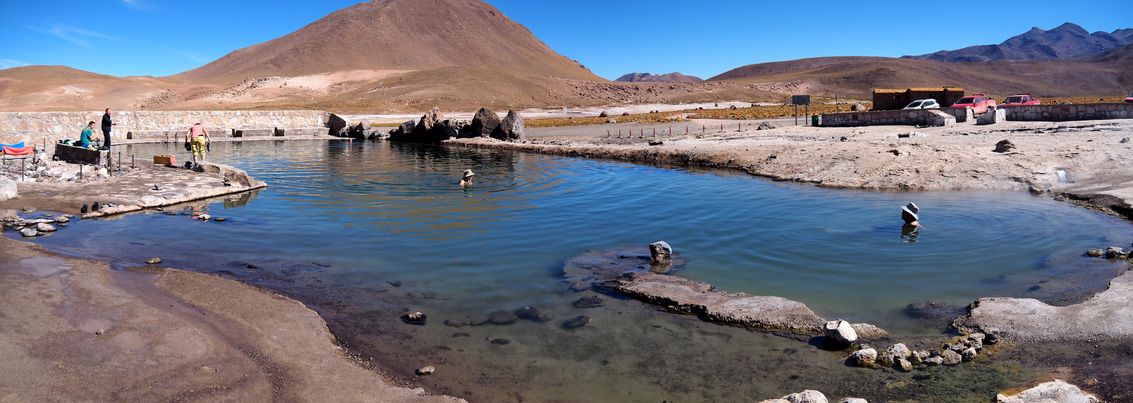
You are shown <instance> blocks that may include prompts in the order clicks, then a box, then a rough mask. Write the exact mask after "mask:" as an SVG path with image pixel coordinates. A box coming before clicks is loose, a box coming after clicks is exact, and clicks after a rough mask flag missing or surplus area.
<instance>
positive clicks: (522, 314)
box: [515, 306, 554, 323]
mask: <svg viewBox="0 0 1133 403" xmlns="http://www.w3.org/2000/svg"><path fill="white" fill-rule="evenodd" d="M515 316H516V317H518V318H520V319H524V320H530V321H534V322H538V323H544V322H549V321H551V320H552V319H554V316H552V315H551V314H549V313H545V312H539V310H538V309H535V308H534V307H530V306H525V307H523V308H519V309H516V310H515Z"/></svg>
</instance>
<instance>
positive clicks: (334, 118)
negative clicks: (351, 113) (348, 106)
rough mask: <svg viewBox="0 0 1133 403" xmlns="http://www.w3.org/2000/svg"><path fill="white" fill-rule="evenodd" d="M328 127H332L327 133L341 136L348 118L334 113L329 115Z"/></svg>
mask: <svg viewBox="0 0 1133 403" xmlns="http://www.w3.org/2000/svg"><path fill="white" fill-rule="evenodd" d="M327 128H328V129H330V130H328V133H327V134H330V135H331V136H341V135H342V129H345V128H346V119H343V118H342V117H340V116H338V115H335V114H333V113H332V114H330V116H327Z"/></svg>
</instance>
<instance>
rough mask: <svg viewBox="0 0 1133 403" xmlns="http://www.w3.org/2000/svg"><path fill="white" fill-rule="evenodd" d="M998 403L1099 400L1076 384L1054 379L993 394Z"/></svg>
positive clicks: (1083, 402) (1090, 402)
mask: <svg viewBox="0 0 1133 403" xmlns="http://www.w3.org/2000/svg"><path fill="white" fill-rule="evenodd" d="M995 401H996V402H998V403H1029V402H1060V403H1097V402H1100V401H1101V400H1100V399H1098V398H1097V396H1094V395H1091V394H1089V393H1086V392H1083V391H1082V389H1079V388H1078V387H1077V386H1074V385H1071V384H1069V383H1066V382H1065V381H1062V380H1059V379H1055V380H1053V381H1050V382H1045V383H1040V384H1039V385H1038V386H1035V387H1033V388H1030V389H1027V390H1024V391H1022V392H1019V394H1016V395H1005V394H1002V393H1000V394H998V395H996V396H995Z"/></svg>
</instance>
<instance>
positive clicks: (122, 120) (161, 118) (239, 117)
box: [0, 110, 327, 144]
mask: <svg viewBox="0 0 1133 403" xmlns="http://www.w3.org/2000/svg"><path fill="white" fill-rule="evenodd" d="M102 114H103V112H101V111H97V112H0V143H15V142H19V141H27V142H29V143H35V144H40V143H41V142H43V141H44V140H45V139H46V140H47V142H48V143H54V142H55V141H56V140H59V139H66V138H72V139H77V138H78V137H79V133H80V132H82V130H83V127H85V126H86V124H87V122H89V121H92V120H93V121H94V122H95V137H96V138H99V139H101V138H102V132H101V131H100V130H99V128H100V126H101V122H102ZM111 114H112V116H113V119H114V123H116V124H117V125H116V126H114V130H112V131H111V136H112V138H111V141H113V142H120V141H124V140H126V133H128V132H135V133H139V134H141V133H166V132H184V131H186V130H188V129H189V126H191V125H193V124H194V123H197V122H200V123H201V124H202V125H204V126H205V127H206V128H207V129H208V130H209V132H210V133H231V131H232V130H233V129H237V130H245V129H248V130H268V131H272V130H274V129H276V128H279V129H285V130H286V129H304V131H305V132H310V131H311V130H312V129H315V128H323V127H325V122H326V117H327V114H326V112H323V111H313V110H290V111H112V112H111ZM323 130H324V131H325V129H323ZM289 133H290V131H289Z"/></svg>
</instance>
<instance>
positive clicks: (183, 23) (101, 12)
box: [0, 0, 1133, 78]
mask: <svg viewBox="0 0 1133 403" xmlns="http://www.w3.org/2000/svg"><path fill="white" fill-rule="evenodd" d="M357 2H358V1H357V0H309V1H285V0H274V1H271V0H229V1H214V0H197V1H183V0H180V1H173V0H94V1H74V0H59V1H51V0H41V1H26V0H0V38H2V40H0V68H7V67H14V66H20V65H27V64H62V65H67V66H71V67H75V68H79V69H83V70H88V71H93V72H97V73H103V74H112V75H119V76H122V75H156V76H164V75H170V74H176V73H179V72H182V71H185V70H188V69H191V68H194V67H197V66H200V65H203V64H205V63H207V62H209V61H211V60H214V59H216V58H218V57H220V56H223V55H224V54H226V53H228V52H230V51H233V50H236V49H239V48H241V47H245V46H249V45H253V44H256V43H260V42H263V41H266V40H270V39H274V38H276V37H279V36H282V35H285V34H287V33H289V32H292V31H294V30H296V29H299V28H300V27H302V26H304V25H306V24H309V23H311V22H313V21H315V20H317V19H319V18H321V17H323V16H325V15H326V14H329V13H331V12H333V11H334V10H337V9H340V8H343V7H347V6H350V5H352V4H355V3H357ZM489 2H490V3H492V4H493V5H495V6H496V7H497V8H499V9H500V10H502V11H503V12H504V14H506V15H507V16H509V17H511V18H512V19H513V20H515V21H517V22H519V23H521V24H523V25H525V26H527V27H528V28H530V29H531V31H532V32H534V33H535V35H536V36H538V37H539V38H540V39H542V40H543V41H544V42H546V43H547V44H548V45H550V46H551V48H553V49H555V50H556V51H558V52H559V53H562V54H563V55H566V56H567V57H570V58H572V59H577V60H579V61H580V62H582V63H583V64H585V65H586V66H587V67H590V68H591V69H592V70H593V71H594V72H595V73H596V74H598V75H600V76H603V77H606V78H616V77H617V76H619V75H621V74H623V73H628V72H631V71H640V72H653V73H667V72H671V71H680V72H682V73H685V74H693V75H699V76H702V77H704V78H708V77H710V76H713V75H716V74H719V73H722V72H724V71H726V70H729V69H731V68H735V67H739V66H742V65H746V64H751V63H759V62H768V61H778V60H789V59H797V58H804V57H819V56H901V55H907V54H922V53H929V52H933V51H937V50H941V49H956V48H961V47H964V46H970V45H978V44H990V43H998V42H1000V41H1002V40H1004V39H1007V38H1008V37H1010V36H1013V35H1016V34H1019V33H1022V32H1024V31H1026V30H1028V29H1030V28H1031V27H1033V26H1038V27H1041V28H1044V29H1050V28H1054V27H1056V26H1058V25H1060V24H1062V23H1063V22H1067V21H1070V22H1074V23H1076V24H1079V25H1081V26H1083V27H1084V28H1086V29H1087V30H1089V31H1091V32H1093V31H1107V32H1109V31H1113V30H1114V29H1118V28H1133V1H1130V0H1112V1H1111V0H1100V1H1076V2H1066V1H1046V0H1031V1H993V2H974V1H956V2H937V1H908V0H906V1H845V0H840V1H807V2H797V3H796V2H784V1H776V2H764V1H755V0H736V1H732V0H717V1H709V2H702V1H669V0H651V1H647V0H621V1H619V0H614V1H611V0H604V1H597V0H560V1H549V0H489ZM961 5H966V6H961ZM950 13H954V14H950Z"/></svg>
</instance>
